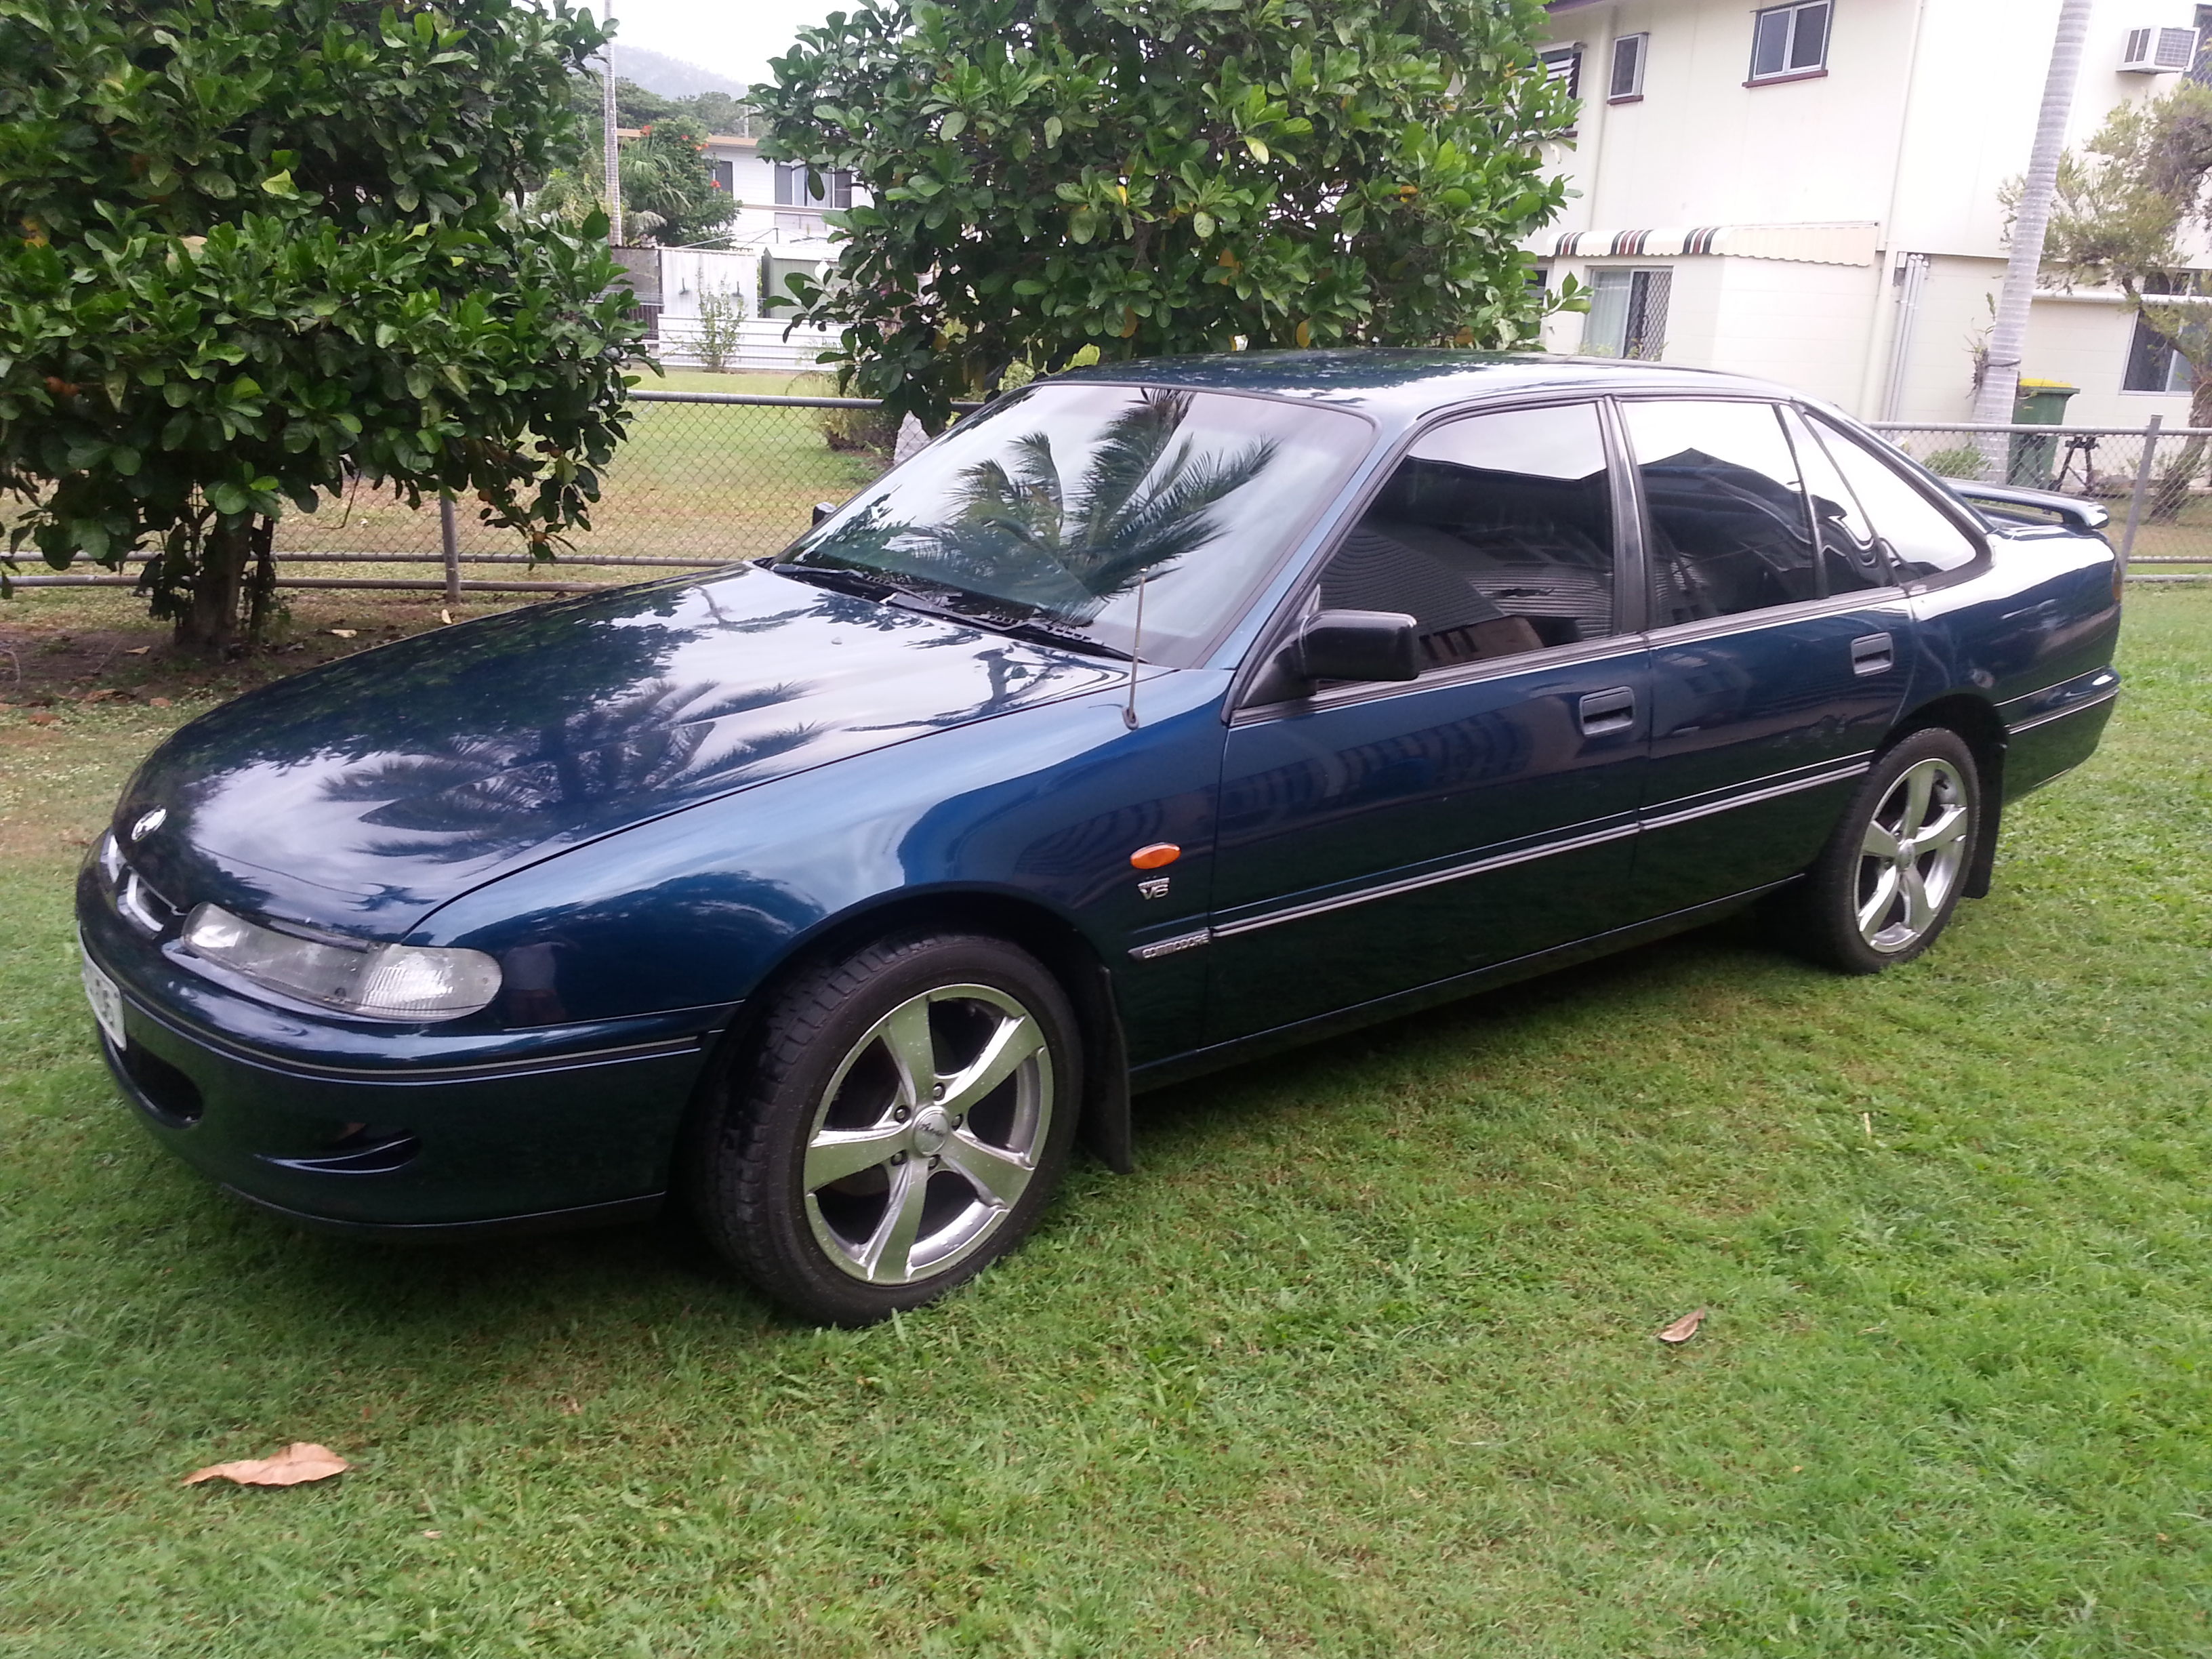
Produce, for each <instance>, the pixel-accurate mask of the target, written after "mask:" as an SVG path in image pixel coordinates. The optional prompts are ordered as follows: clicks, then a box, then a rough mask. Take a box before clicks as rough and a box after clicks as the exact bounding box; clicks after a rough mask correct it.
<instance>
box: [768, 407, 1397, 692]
mask: <svg viewBox="0 0 2212 1659" xmlns="http://www.w3.org/2000/svg"><path fill="white" fill-rule="evenodd" d="M1371 430H1372V429H1371V428H1370V427H1369V426H1368V424H1367V422H1364V421H1363V420H1361V419H1360V418H1359V417H1358V416H1354V415H1346V414H1343V413H1340V412H1339V411H1336V410H1326V409H1316V408H1315V407H1314V406H1313V405H1312V404H1295V403H1289V402H1278V401H1276V400H1274V399H1273V398H1236V397H1229V396H1225V395H1224V394H1221V393H1218V392H1185V391H1181V390H1177V389H1174V388H1171V387H1164V386H1102V385H1097V384H1095V383H1085V382H1081V381H1075V382H1066V381H1059V382H1045V383H1041V384H1039V385H1036V386H1029V387H1025V388H1024V389H1023V390H1022V391H1020V392H1016V393H1015V394H1013V395H1012V397H1010V398H1006V399H1004V400H1002V401H1001V402H1000V403H997V404H993V405H992V406H991V407H990V408H989V409H987V410H984V411H983V412H982V413H981V414H980V415H975V416H969V418H968V419H966V420H963V421H962V422H959V423H958V424H957V425H956V426H954V427H953V428H952V429H951V431H949V432H947V433H946V434H945V435H944V436H943V437H941V438H939V440H938V441H936V442H935V443H933V444H931V445H930V446H929V447H927V449H924V450H922V451H921V453H919V454H917V455H915V457H914V458H913V459H911V460H909V461H908V462H907V463H906V465H903V466H900V467H897V468H895V469H893V470H892V471H890V472H889V473H887V474H886V475H885V476H884V477H882V478H880V479H878V481H877V482H876V483H872V484H871V485H869V486H868V487H867V488H866V489H863V490H862V491H861V492H860V494H859V495H855V496H854V497H853V499H852V500H851V501H848V502H847V503H846V504H845V506H844V507H842V508H841V509H840V510H839V511H838V513H837V514H836V516H835V517H834V518H831V519H829V520H827V521H825V522H824V523H823V524H822V525H821V526H819V527H818V528H817V529H816V530H815V531H814V532H812V533H811V534H810V535H807V536H805V537H804V538H801V539H800V540H799V542H798V543H797V544H796V545H795V547H794V550H793V559H794V561H795V562H798V563H800V564H810V565H823V566H831V567H837V568H848V569H857V570H862V571H866V572H869V573H872V574H876V575H878V576H880V577H883V578H884V579H885V580H890V581H892V582H893V583H895V584H896V585H898V586H903V587H908V588H912V589H915V590H917V591H919V592H924V593H926V594H934V595H936V596H938V597H939V599H942V600H943V601H944V602H945V603H948V604H951V605H957V606H958V607H959V608H961V609H963V610H967V611H974V612H975V613H977V614H979V615H982V616H986V617H1005V618H1008V619H1011V620H1014V621H1022V620H1037V621H1042V622H1046V623H1050V624H1051V625H1053V626H1054V627H1060V628H1075V629H1084V630H1085V631H1086V632H1088V633H1090V634H1091V635H1092V636H1094V637H1095V638H1097V640H1098V641H1100V642H1102V643H1103V644H1107V645H1110V646H1112V647H1115V648H1116V649H1118V650H1123V651H1127V650H1128V649H1130V648H1131V647H1132V644H1133V642H1134V641H1135V638H1136V622H1137V607H1138V603H1139V584H1140V583H1141V584H1142V585H1143V587H1144V595H1143V604H1144V638H1143V641H1142V643H1141V645H1139V646H1138V647H1137V648H1138V653H1139V655H1141V656H1142V657H1144V658H1145V659H1146V661H1148V662H1164V663H1170V664H1175V665H1188V664H1189V663H1190V662H1192V661H1194V660H1195V659H1196V653H1197V652H1199V651H1200V650H1202V649H1203V648H1204V646H1205V643H1206V641H1208V640H1210V639H1211V638H1212V636H1213V635H1216V634H1217V633H1218V632H1219V631H1220V630H1221V629H1222V628H1223V627H1224V626H1225V625H1226V624H1227V623H1229V622H1231V621H1232V620H1233V619H1234V618H1235V617H1237V614H1238V613H1239V612H1240V611H1242V610H1243V606H1244V605H1245V604H1246V603H1247V602H1248V600H1249V597H1250V595H1251V592H1252V590H1253V589H1254V588H1255V586H1257V585H1258V584H1259V583H1260V582H1261V581H1262V580H1265V579H1266V577H1267V574H1268V573H1269V572H1271V571H1272V570H1273V569H1274V568H1275V567H1276V564H1277V562H1279V560H1280V559H1281V558H1282V557H1283V556H1284V555H1285V554H1286V553H1288V552H1289V551H1290V550H1291V544H1292V543H1293V542H1294V541H1295V540H1296V538H1297V535H1298V533H1299V532H1300V531H1301V530H1303V529H1304V526H1305V524H1306V522H1307V520H1309V519H1310V517H1311V516H1312V515H1313V513H1314V512H1315V511H1316V508H1318V507H1320V506H1321V504H1322V502H1324V501H1327V500H1328V498H1329V497H1330V496H1332V495H1334V494H1335V493H1336V491H1337V489H1339V488H1340V486H1341V484H1342V483H1343V482H1344V479H1345V477H1346V475H1347V474H1348V473H1349V472H1350V471H1351V470H1352V466H1353V465H1355V464H1356V463H1357V462H1358V459H1359V458H1360V457H1361V455H1363V454H1364V453H1365V452H1366V449H1367V447H1368V444H1369V442H1370V434H1371Z"/></svg>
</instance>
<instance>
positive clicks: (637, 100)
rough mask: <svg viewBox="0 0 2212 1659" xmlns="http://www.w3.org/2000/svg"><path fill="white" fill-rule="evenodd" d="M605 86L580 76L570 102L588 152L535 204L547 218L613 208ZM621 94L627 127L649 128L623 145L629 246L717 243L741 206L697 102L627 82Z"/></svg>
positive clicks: (568, 218)
mask: <svg viewBox="0 0 2212 1659" xmlns="http://www.w3.org/2000/svg"><path fill="white" fill-rule="evenodd" d="M598 86H599V82H598V79H597V77H595V76H594V77H588V78H587V77H583V76H579V77H578V78H577V80H576V82H574V85H573V86H572V87H571V89H570V94H571V96H570V101H571V103H572V105H573V106H574V107H575V108H576V109H577V110H578V111H579V112H580V116H581V120H580V127H581V130H582V148H581V149H579V150H578V152H577V153H576V154H575V155H572V156H571V157H569V158H568V160H567V161H564V162H563V163H562V166H561V167H557V168H556V169H555V170H554V172H553V173H552V175H551V177H550V178H549V179H547V180H546V183H545V187H544V189H543V190H542V191H539V192H538V194H537V196H536V197H534V198H533V199H532V209H533V210H534V211H536V212H537V213H538V215H539V216H543V217H550V218H554V219H558V220H561V221H562V222H566V223H568V224H571V225H580V224H581V223H582V222H584V220H585V219H586V218H588V217H589V216H591V215H592V214H594V213H597V212H601V211H603V210H605V199H604V198H605V195H606V169H605V161H604V160H603V159H602V158H603V156H604V155H605V151H604V149H602V145H603V143H604V142H605V141H604V140H603V138H602V137H600V135H601V134H602V133H603V132H604V131H605V128H604V127H603V126H601V125H600V117H599V93H598V90H597V88H598ZM615 95H616V97H617V99H618V100H621V101H620V102H619V103H618V104H617V106H616V112H615V118H616V119H617V121H618V122H621V123H623V124H624V125H627V124H629V122H630V121H632V120H633V119H636V120H638V121H639V122H640V123H641V125H640V128H639V133H638V136H637V137H634V138H624V139H623V140H622V148H621V150H620V152H619V154H618V156H617V166H618V167H620V168H621V169H622V198H623V240H625V241H629V242H633V243H637V242H656V243H659V244H660V245H661V246H664V247H677V246H685V245H688V244H690V243H694V242H698V241H702V240H709V239H711V237H712V235H713V233H714V230H715V229H716V228H718V227H720V226H722V225H726V224H727V223H729V222H730V221H731V220H732V219H734V218H735V217H737V214H738V207H737V203H736V201H735V199H734V198H733V197H732V196H731V194H730V192H729V191H726V190H724V189H723V188H722V187H721V186H720V185H718V184H716V183H715V182H714V167H712V166H711V165H710V164H709V163H708V160H707V153H706V152H707V129H706V127H705V126H704V125H702V123H701V122H700V121H699V119H698V118H696V117H695V116H693V115H692V114H690V103H691V102H696V100H688V101H687V100H677V99H672V98H663V97H660V96H659V94H655V93H650V92H647V91H646V90H645V89H644V88H641V87H639V86H637V85H636V84H635V82H629V81H624V80H622V79H620V78H617V80H616V82H615ZM704 95H711V96H714V97H720V96H721V94H719V93H718V94H702V96H704ZM587 96H588V100H589V104H588V108H587V107H586V102H585V100H586V97H587Z"/></svg>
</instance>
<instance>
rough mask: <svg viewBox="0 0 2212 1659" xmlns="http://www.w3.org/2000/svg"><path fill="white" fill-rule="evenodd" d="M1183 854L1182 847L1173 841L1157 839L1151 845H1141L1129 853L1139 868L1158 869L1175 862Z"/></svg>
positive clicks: (1131, 859) (1131, 860) (1130, 858)
mask: <svg viewBox="0 0 2212 1659" xmlns="http://www.w3.org/2000/svg"><path fill="white" fill-rule="evenodd" d="M1181 857H1182V848H1180V847H1178V846H1176V844H1175V843H1174V842H1171V841H1156V842H1153V843H1152V845H1151V846H1150V847H1139V848H1138V849H1137V850H1136V851H1135V852H1133V853H1132V854H1129V862H1130V863H1131V864H1133V865H1134V866H1136V867H1137V868H1138V869H1139V870H1158V869H1159V868H1161V867H1162V866H1164V865H1170V864H1173V863H1174V862H1175V861H1176V860H1177V859H1179V858H1181Z"/></svg>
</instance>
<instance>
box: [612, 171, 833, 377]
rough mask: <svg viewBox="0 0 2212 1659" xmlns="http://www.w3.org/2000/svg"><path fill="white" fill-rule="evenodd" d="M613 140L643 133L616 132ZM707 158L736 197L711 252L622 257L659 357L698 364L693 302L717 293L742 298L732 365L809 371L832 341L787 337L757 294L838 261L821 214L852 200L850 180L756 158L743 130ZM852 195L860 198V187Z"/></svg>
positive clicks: (812, 334)
mask: <svg viewBox="0 0 2212 1659" xmlns="http://www.w3.org/2000/svg"><path fill="white" fill-rule="evenodd" d="M616 134H617V137H622V138H636V137H641V136H642V135H641V132H639V131H636V130H634V129H629V128H622V127H618V128H617V129H616ZM707 161H708V165H709V166H710V167H712V168H713V169H714V183H715V185H717V186H718V187H719V188H720V189H722V190H726V191H729V192H730V194H731V195H732V197H734V198H735V199H736V201H737V204H738V214H737V217H736V218H735V219H734V220H733V221H732V222H731V223H730V224H729V225H727V226H726V227H725V228H723V229H722V230H721V231H720V232H718V233H717V234H716V235H715V237H714V240H713V242H712V243H711V245H709V246H699V247H667V248H658V249H654V248H630V249H626V250H624V251H623V262H624V264H626V265H628V266H629V270H630V278H631V282H632V284H633V286H634V287H635V289H636V291H637V295H638V298H639V301H640V303H641V306H642V307H644V309H645V310H646V311H647V314H648V315H649V316H650V317H651V319H653V330H654V335H653V338H654V343H655V346H656V349H657V353H658V355H659V357H660V358H661V360H662V361H663V362H668V363H671V364H684V363H692V362H697V361H698V358H697V352H696V331H697V328H698V319H699V314H700V302H701V301H702V299H703V298H705V297H706V296H708V295H713V294H724V295H734V296H736V297H737V298H738V300H739V301H741V302H742V304H743V306H744V317H745V320H744V323H743V324H742V325H740V327H739V330H738V345H737V349H736V353H735V355H734V356H733V357H732V359H731V360H730V362H729V365H728V366H729V367H732V368H739V367H742V368H812V367H813V366H814V362H815V355H816V353H817V352H818V351H820V350H821V349H823V346H824V345H825V344H827V343H829V339H828V336H827V335H826V333H824V332H823V331H820V330H811V329H810V330H805V331H801V332H799V333H797V334H793V336H792V337H791V338H790V339H788V340H787V339H785V337H784V329H785V321H784V320H778V319H775V318H774V317H773V316H770V315H764V314H763V309H762V303H761V302H762V298H763V292H764V291H765V292H766V293H768V294H769V295H777V294H781V293H782V292H783V279H784V278H785V277H786V276H787V275H789V274H790V273H791V272H793V271H794V270H803V271H805V272H808V273H809V274H815V273H818V272H819V271H820V270H822V268H823V266H824V265H825V264H829V262H831V261H832V260H834V259H836V257H837V250H836V245H835V242H834V240H832V238H833V236H834V234H835V233H833V232H832V231H831V230H830V228H829V226H828V224H827V223H826V222H824V221H823V217H822V216H823V212H824V211H825V210H831V209H838V208H848V207H850V206H851V205H852V204H853V201H854V194H855V191H854V184H853V178H852V175H851V174H850V173H830V174H827V175H822V174H817V175H816V178H815V179H814V180H812V181H810V180H809V179H808V178H807V176H806V169H805V167H789V166H786V165H783V164H781V163H778V162H774V161H763V160H762V159H761V155H760V145H759V141H758V140H757V139H756V138H754V137H751V136H750V135H748V134H744V133H715V134H713V135H712V136H710V137H708V140H707ZM817 188H818V191H819V193H818V194H817V193H816V191H817ZM859 195H860V199H861V200H862V201H866V199H867V197H866V191H860V192H859Z"/></svg>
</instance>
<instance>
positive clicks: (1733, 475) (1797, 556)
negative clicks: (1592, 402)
mask: <svg viewBox="0 0 2212 1659" xmlns="http://www.w3.org/2000/svg"><path fill="white" fill-rule="evenodd" d="M1620 410H1621V416H1622V418H1623V419H1624V420H1625V421H1626V423H1627V427H1628V439H1629V446H1630V447H1631V448H1632V450H1633V451H1634V453H1635V455H1636V467H1637V471H1638V475H1639V476H1640V477H1641V478H1642V480H1643V483H1644V507H1645V513H1646V517H1647V519H1648V520H1649V523H1650V548H1649V550H1648V552H1649V556H1650V564H1651V585H1652V617H1651V621H1652V625H1653V626H1654V627H1656V628H1668V627H1671V626H1674V624H1676V623H1690V622H1702V621H1705V620H1706V619H1708V618H1711V617H1733V616H1737V615H1741V613H1743V612H1745V611H1764V610H1767V609H1769V608H1771V607H1772V606H1774V605H1794V604H1796V603H1797V602H1798V601H1800V600H1803V599H1819V598H1820V562H1819V560H1818V558H1817V557H1816V556H1815V554H1814V547H1813V536H1812V526H1811V520H1810V519H1809V517H1808V513H1807V510H1806V505H1805V495H1804V491H1803V488H1802V484H1801V483H1800V482H1799V478H1798V474H1797V463H1796V457H1795V456H1793V455H1792V454H1791V453H1790V442H1789V440H1788V439H1787V438H1786V437H1784V435H1783V430H1782V420H1781V416H1780V413H1779V411H1778V410H1776V409H1775V407H1774V405H1773V404H1755V403H1719V402H1713V403H1703V402H1691V401H1687V400H1684V401H1680V402H1675V401H1672V400H1668V401H1655V402H1650V403H1624V404H1622V405H1621V406H1620Z"/></svg>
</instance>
